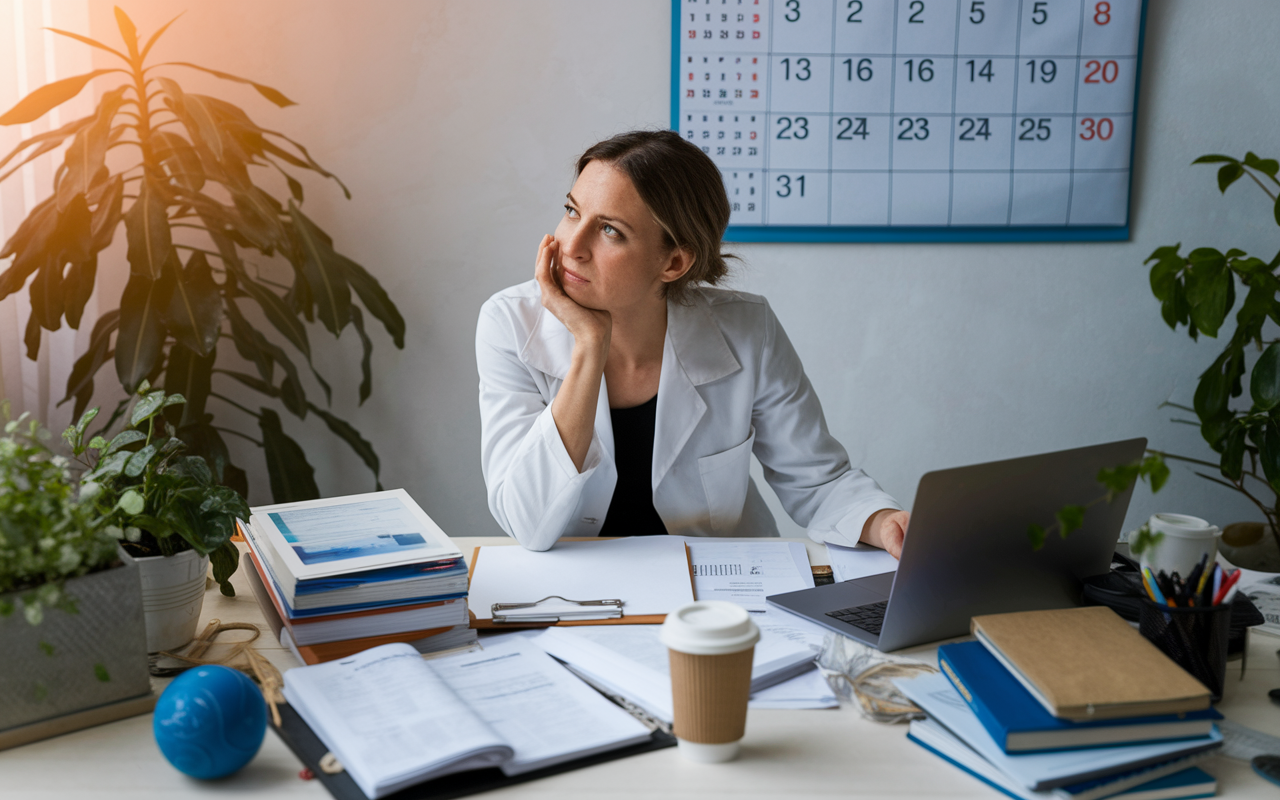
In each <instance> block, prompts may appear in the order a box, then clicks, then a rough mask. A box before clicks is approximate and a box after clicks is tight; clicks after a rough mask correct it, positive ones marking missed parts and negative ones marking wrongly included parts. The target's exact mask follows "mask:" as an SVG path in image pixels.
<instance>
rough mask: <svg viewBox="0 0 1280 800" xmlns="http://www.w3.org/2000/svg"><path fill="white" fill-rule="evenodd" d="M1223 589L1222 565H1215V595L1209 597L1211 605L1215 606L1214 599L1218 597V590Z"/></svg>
mask: <svg viewBox="0 0 1280 800" xmlns="http://www.w3.org/2000/svg"><path fill="white" fill-rule="evenodd" d="M1221 588H1222V565H1221V564H1214V565H1213V593H1212V594H1211V595H1209V604H1210V605H1213V599H1214V598H1215V597H1217V596H1218V590H1219V589H1221Z"/></svg>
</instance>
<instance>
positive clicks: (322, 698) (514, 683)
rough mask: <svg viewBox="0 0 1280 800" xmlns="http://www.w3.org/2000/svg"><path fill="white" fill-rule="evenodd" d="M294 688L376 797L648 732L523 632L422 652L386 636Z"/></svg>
mask: <svg viewBox="0 0 1280 800" xmlns="http://www.w3.org/2000/svg"><path fill="white" fill-rule="evenodd" d="M284 695H285V698H286V699H287V700H288V701H289V704H290V705H291V706H292V707H293V709H294V710H295V711H297V713H298V715H299V716H301V717H302V719H303V720H304V721H305V722H306V723H307V725H308V726H309V727H310V728H311V729H312V731H314V732H315V734H316V735H317V736H318V737H319V738H320V740H321V741H323V742H324V744H325V746H327V747H328V748H329V750H330V751H331V752H333V754H334V755H335V756H337V758H338V760H339V761H341V762H342V764H343V766H344V767H345V768H346V771H347V774H349V775H350V776H351V778H352V779H353V780H354V781H355V783H356V785H357V786H359V787H360V790H361V791H362V792H364V794H365V795H366V796H367V797H369V798H379V797H383V796H386V795H388V794H391V793H393V792H396V791H398V790H400V789H403V788H405V787H407V786H411V785H413V784H416V783H419V782H422V781H426V780H430V779H432V778H436V777H439V776H441V775H448V774H451V773H455V772H460V771H463V770H472V769H483V768H485V767H495V766H496V767H500V768H501V769H502V771H503V772H504V773H506V774H507V775H518V774H520V773H523V772H528V771H531V770H537V769H541V768H543V767H547V766H550V765H553V764H558V763H561V762H564V761H569V760H572V759H577V758H581V757H583V756H587V755H590V754H593V753H600V752H604V751H608V750H613V749H615V748H621V747H626V746H628V745H632V744H637V743H640V742H644V741H646V740H648V739H649V729H648V728H646V727H645V726H644V725H643V724H641V723H640V722H639V721H637V720H636V719H635V718H634V717H632V716H631V715H629V714H628V713H627V712H625V711H623V710H622V709H621V708H619V707H618V706H616V705H614V704H613V703H611V702H609V701H608V700H606V699H605V698H604V697H602V696H601V695H600V694H599V693H597V692H595V691H594V690H592V689H591V688H590V687H588V686H587V685H586V684H584V683H582V682H581V681H580V680H578V679H577V678H575V677H574V676H573V675H571V674H569V672H567V671H566V670H565V669H564V668H563V667H561V666H560V665H559V664H557V663H556V662H555V661H554V660H553V659H551V658H550V657H549V656H547V655H546V654H545V653H543V652H541V651H540V650H539V649H538V648H536V647H532V646H530V645H529V644H528V643H526V642H524V641H522V640H519V639H517V638H514V637H513V638H510V639H507V640H505V641H502V642H499V643H495V644H492V645H489V646H487V647H486V648H485V650H484V651H482V652H472V653H464V654H461V655H457V656H448V657H445V658H438V659H434V660H432V661H424V660H422V657H421V656H420V655H419V654H418V652H417V651H416V650H414V649H413V648H412V647H411V646H409V645H407V644H388V645H383V646H381V647H375V648H373V649H371V650H366V651H364V652H363V653H358V654H356V655H354V656H352V657H351V658H347V659H343V660H341V661H331V662H328V663H325V664H317V665H315V666H310V667H298V668H296V669H292V670H289V671H288V672H286V673H285V688H284Z"/></svg>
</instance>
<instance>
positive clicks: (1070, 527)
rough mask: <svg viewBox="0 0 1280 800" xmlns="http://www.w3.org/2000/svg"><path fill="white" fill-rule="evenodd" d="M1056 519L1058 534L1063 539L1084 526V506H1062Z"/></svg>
mask: <svg viewBox="0 0 1280 800" xmlns="http://www.w3.org/2000/svg"><path fill="white" fill-rule="evenodd" d="M1056 519H1057V521H1058V534H1059V535H1060V536H1062V538H1063V539H1065V538H1067V535H1068V534H1070V533H1071V532H1072V531H1075V530H1079V529H1080V527H1081V526H1083V525H1084V506H1063V507H1062V508H1060V509H1058V513H1057V515H1056Z"/></svg>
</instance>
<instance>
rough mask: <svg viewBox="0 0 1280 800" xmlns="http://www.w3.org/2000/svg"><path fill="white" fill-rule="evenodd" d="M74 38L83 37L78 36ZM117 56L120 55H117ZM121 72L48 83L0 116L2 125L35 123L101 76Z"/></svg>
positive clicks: (104, 71) (101, 71)
mask: <svg viewBox="0 0 1280 800" xmlns="http://www.w3.org/2000/svg"><path fill="white" fill-rule="evenodd" d="M51 30H52V29H51ZM54 33H62V31H57V30H54ZM73 38H83V37H78V36H77V37H73ZM108 49H110V48H108ZM112 52H115V51H112ZM116 55H120V54H119V53H116ZM119 71H120V70H116V69H95V70H94V71H93V72H86V73H85V74H83V75H76V76H75V77H74V78H63V79H62V80H60V81H54V82H53V83H46V84H45V85H44V86H41V87H40V88H39V89H36V90H35V91H34V92H32V93H31V94H29V95H27V96H26V97H24V98H22V99H21V100H19V101H18V104H17V105H16V106H14V107H13V108H11V109H9V110H8V111H6V112H4V114H3V115H0V125H21V124H23V123H25V122H35V121H36V120H38V119H40V117H42V116H44V115H45V114H46V113H47V112H49V111H51V110H52V109H54V108H56V107H57V106H60V105H62V104H63V103H65V102H67V101H68V100H70V99H71V98H73V97H75V96H76V95H78V94H80V90H82V89H84V87H85V86H86V85H87V84H88V83H89V81H91V80H93V79H94V78H96V77H98V76H99V75H106V74H107V73H108V72H119Z"/></svg>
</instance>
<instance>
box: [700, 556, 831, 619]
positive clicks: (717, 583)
mask: <svg viewBox="0 0 1280 800" xmlns="http://www.w3.org/2000/svg"><path fill="white" fill-rule="evenodd" d="M685 542H686V543H688V545H689V555H690V559H691V561H692V563H693V585H694V592H695V594H696V595H697V597H698V599H699V600H728V601H729V602H732V603H737V604H738V605H740V606H742V607H743V608H745V609H747V610H748V611H764V610H765V609H766V608H767V607H768V606H767V604H766V603H765V598H766V597H768V596H769V595H773V594H783V593H784V592H797V591H800V590H801V589H812V588H813V571H812V570H811V569H810V568H809V554H808V552H806V550H805V548H804V544H803V543H802V542H769V541H760V542H716V541H707V540H706V539H700V538H685Z"/></svg>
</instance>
